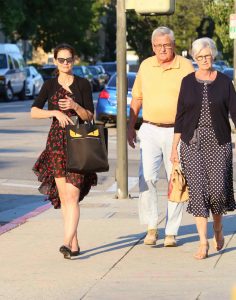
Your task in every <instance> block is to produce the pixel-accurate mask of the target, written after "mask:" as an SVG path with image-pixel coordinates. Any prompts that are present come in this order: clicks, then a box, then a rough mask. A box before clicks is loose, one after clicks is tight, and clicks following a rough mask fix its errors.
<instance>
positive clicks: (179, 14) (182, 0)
mask: <svg viewBox="0 0 236 300" xmlns="http://www.w3.org/2000/svg"><path fill="white" fill-rule="evenodd" d="M203 14H204V11H203V2H202V1H201V0H192V1H188V2H186V0H178V1H176V11H175V13H174V14H173V15H171V16H145V17H144V16H140V15H137V14H136V13H135V12H133V11H130V12H128V13H127V31H128V36H127V40H128V43H129V45H130V46H131V47H132V48H133V49H134V50H135V51H136V52H137V54H138V56H139V57H140V61H142V60H143V59H144V58H145V57H147V56H149V55H150V54H151V53H152V50H151V44H150V39H151V34H152V31H153V30H154V29H155V28H156V27H158V26H168V27H169V28H171V29H172V30H173V31H174V33H175V43H176V49H177V52H178V53H181V51H182V50H189V49H190V48H191V43H192V42H193V40H195V39H196V38H197V32H196V28H197V27H198V26H199V24H200V22H201V18H202V16H203Z"/></svg>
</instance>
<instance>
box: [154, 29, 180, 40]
mask: <svg viewBox="0 0 236 300" xmlns="http://www.w3.org/2000/svg"><path fill="white" fill-rule="evenodd" d="M162 35H169V37H170V39H171V41H172V42H173V43H174V42H175V35H174V32H173V31H172V30H171V29H170V28H168V27H164V26H161V27H157V28H156V29H155V30H154V31H153V33H152V43H153V42H154V40H155V39H156V37H158V36H162Z"/></svg>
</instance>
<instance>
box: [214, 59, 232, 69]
mask: <svg viewBox="0 0 236 300" xmlns="http://www.w3.org/2000/svg"><path fill="white" fill-rule="evenodd" d="M214 64H215V65H218V66H219V67H220V68H221V71H223V70H224V69H225V68H228V67H229V65H228V63H227V62H226V61H224V60H216V61H214Z"/></svg>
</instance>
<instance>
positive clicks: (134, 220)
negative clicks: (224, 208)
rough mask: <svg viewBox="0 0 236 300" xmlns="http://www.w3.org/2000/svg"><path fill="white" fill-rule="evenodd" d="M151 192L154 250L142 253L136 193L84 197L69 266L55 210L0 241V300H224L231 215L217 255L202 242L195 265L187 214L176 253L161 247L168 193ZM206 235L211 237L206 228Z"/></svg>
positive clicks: (232, 282)
mask: <svg viewBox="0 0 236 300" xmlns="http://www.w3.org/2000/svg"><path fill="white" fill-rule="evenodd" d="M158 185H159V206H160V220H159V221H160V225H159V230H160V238H159V240H158V243H157V245H156V246H155V247H149V246H145V245H143V238H144V236H145V229H146V228H145V227H143V226H140V225H139V222H138V215H137V200H138V199H137V196H138V193H137V191H136V190H133V191H132V192H131V196H132V197H133V198H132V199H130V200H116V199H113V198H112V195H111V194H103V195H101V194H99V195H98V194H95V193H90V195H89V197H87V198H86V199H85V200H84V201H83V202H82V203H81V221H80V226H79V237H80V247H81V250H82V253H81V255H80V256H79V257H78V258H74V259H73V260H65V259H64V258H63V257H62V255H61V254H60V253H59V252H58V249H59V247H60V246H61V244H62V235H63V226H62V219H61V212H60V211H59V210H54V209H53V208H50V209H49V210H47V211H45V212H43V213H42V214H40V215H38V216H36V217H33V218H30V219H29V220H28V221H27V222H26V223H25V224H23V225H22V226H19V227H17V228H15V229H13V230H11V231H8V232H6V233H4V234H2V235H0V245H1V247H0V299H4V300H8V299H10V300H13V299H14V300H22V299H24V300H28V299H29V300H44V299H45V300H48V299H53V300H77V299H93V300H95V299H96V300H100V299H101V300H110V299H112V300H113V299H122V300H124V299H131V300H132V299H135V300H139V299H140V300H141V299H161V300H169V299H171V300H173V299H174V300H194V299H198V300H206V299H207V300H213V299H220V300H224V299H225V300H226V299H230V295H231V293H232V291H233V288H234V287H235V286H236V263H235V262H236V234H235V233H236V229H235V227H236V225H235V224H236V214H235V213H231V214H228V215H227V216H226V217H225V218H224V234H225V239H226V241H225V248H224V250H223V251H221V252H219V253H218V252H216V251H215V250H214V249H213V247H212V241H211V240H209V242H210V253H209V258H208V259H205V260H202V261H197V260H195V259H194V258H193V254H194V253H195V252H196V250H197V247H198V235H197V232H196V227H195V225H194V223H193V221H194V220H193V218H192V217H191V216H190V215H188V214H187V213H184V217H183V222H182V226H181V228H180V232H179V236H178V244H179V246H178V247H177V248H164V247H163V238H164V225H165V224H164V215H165V210H166V189H167V185H166V181H165V180H161V182H159V184H158ZM209 233H210V236H211V237H212V235H213V232H212V223H211V222H209ZM235 293H236V292H235ZM234 297H235V298H232V299H234V300H235V299H236V295H235V296H234Z"/></svg>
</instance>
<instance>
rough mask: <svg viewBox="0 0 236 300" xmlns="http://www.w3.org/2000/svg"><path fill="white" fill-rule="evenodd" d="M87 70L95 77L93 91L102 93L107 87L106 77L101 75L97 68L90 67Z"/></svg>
mask: <svg viewBox="0 0 236 300" xmlns="http://www.w3.org/2000/svg"><path fill="white" fill-rule="evenodd" d="M87 68H88V69H89V71H90V72H91V73H92V75H93V81H92V82H93V91H96V92H97V91H101V89H103V88H104V87H105V77H104V76H103V75H102V74H100V71H99V69H98V68H97V67H96V66H88V67H87Z"/></svg>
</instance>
